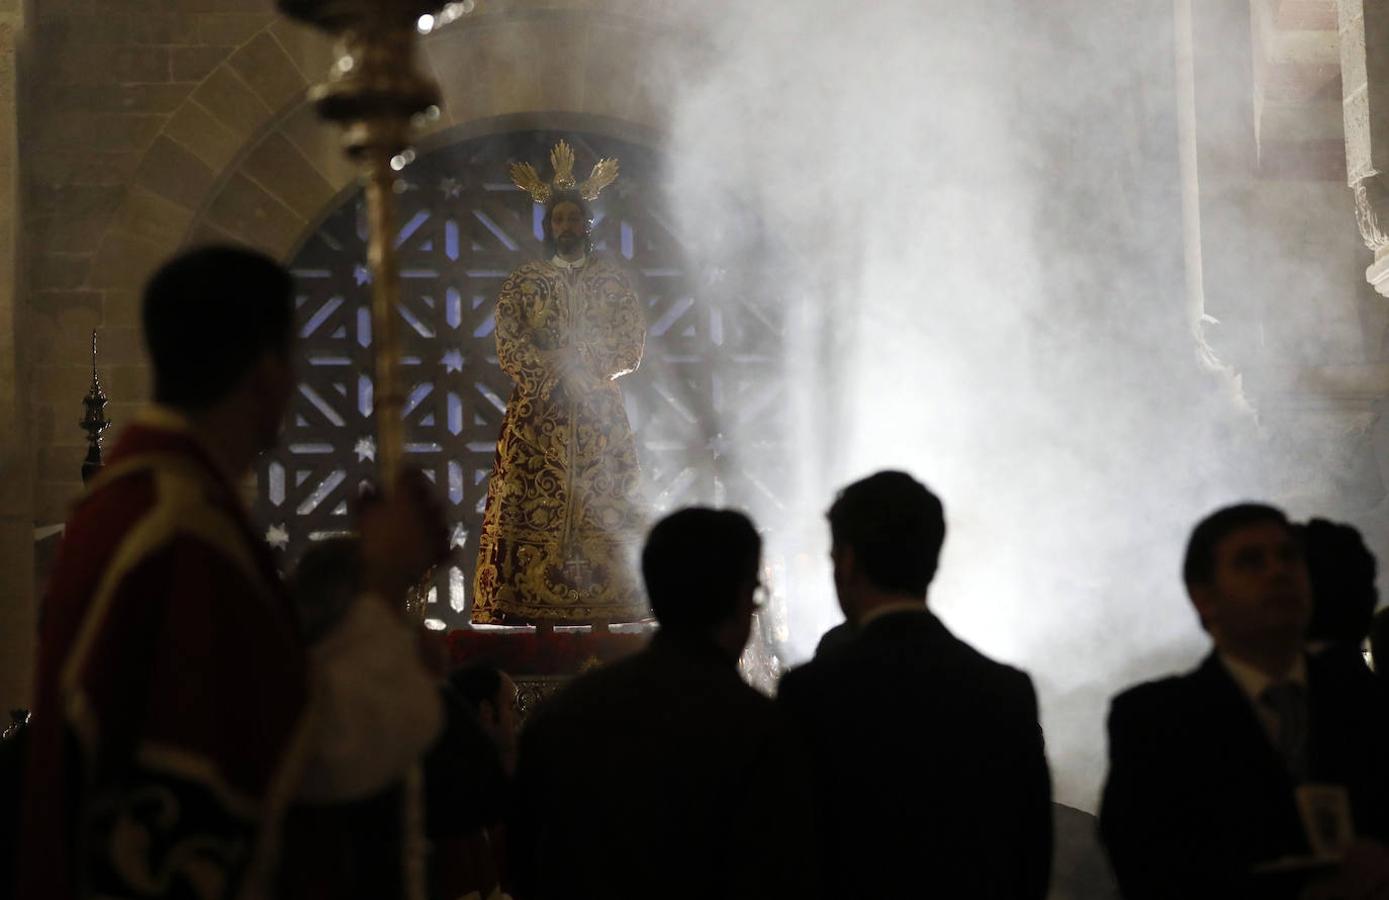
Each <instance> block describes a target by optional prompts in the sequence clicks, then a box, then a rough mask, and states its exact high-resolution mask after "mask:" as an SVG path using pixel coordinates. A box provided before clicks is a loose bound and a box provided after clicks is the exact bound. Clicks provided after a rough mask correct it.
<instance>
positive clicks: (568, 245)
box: [555, 234, 584, 255]
mask: <svg viewBox="0 0 1389 900" xmlns="http://www.w3.org/2000/svg"><path fill="white" fill-rule="evenodd" d="M583 246H584V239H583V236H582V235H578V234H561V235H556V236H555V248H556V249H557V250H559V252H560V253H563V254H565V255H569V254H572V253H575V252H578V251H580V250H582V249H583Z"/></svg>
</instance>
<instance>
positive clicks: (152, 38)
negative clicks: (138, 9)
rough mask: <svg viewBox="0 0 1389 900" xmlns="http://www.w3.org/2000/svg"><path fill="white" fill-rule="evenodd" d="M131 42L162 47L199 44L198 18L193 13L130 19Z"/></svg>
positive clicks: (162, 13)
mask: <svg viewBox="0 0 1389 900" xmlns="http://www.w3.org/2000/svg"><path fill="white" fill-rule="evenodd" d="M130 40H131V41H132V42H133V43H136V44H156V45H162V46H169V45H184V44H196V43H198V16H196V15H193V14H191V13H178V12H152V13H141V14H140V15H135V16H131V17H130Z"/></svg>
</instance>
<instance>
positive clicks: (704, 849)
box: [511, 509, 814, 900]
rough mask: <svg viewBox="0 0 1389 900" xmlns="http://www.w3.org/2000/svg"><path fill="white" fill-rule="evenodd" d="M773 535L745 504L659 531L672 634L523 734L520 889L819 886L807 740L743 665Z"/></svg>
mask: <svg viewBox="0 0 1389 900" xmlns="http://www.w3.org/2000/svg"><path fill="white" fill-rule="evenodd" d="M761 543H762V542H761V539H760V538H759V537H758V535H757V532H756V531H755V530H754V529H753V526H752V523H751V522H750V521H748V519H747V517H746V516H743V515H742V514H740V513H736V512H730V511H723V510H712V509H686V510H682V511H680V512H677V513H675V514H673V515H671V516H669V517H668V518H666V519H664V520H663V521H661V522H660V523H658V524H657V525H656V527H655V528H653V529H652V531H651V534H650V536H649V538H648V539H647V542H646V547H645V549H644V551H643V553H642V575H643V577H644V578H645V581H646V589H647V594H648V595H649V597H650V599H651V608H652V610H653V611H654V613H655V615H656V619H657V621H658V622H659V623H660V626H661V628H660V631H659V633H657V635H656V636H655V637H654V638H653V640H652V641H651V644H650V645H649V646H648V647H647V648H646V649H645V650H643V651H642V652H640V653H638V654H637V655H635V656H633V657H630V658H628V659H625V660H622V661H620V662H617V663H615V664H613V665H610V666H607V667H606V668H603V669H600V670H598V671H596V672H593V673H590V674H588V675H584V676H581V677H579V678H578V679H576V680H575V681H574V682H573V683H572V684H571V685H570V686H569V687H568V688H567V689H565V691H564V692H563V693H561V694H560V695H559V696H558V697H556V698H555V699H554V700H553V701H551V702H550V703H549V704H547V705H545V706H544V707H542V708H541V709H540V710H539V711H537V713H536V714H535V716H534V717H533V718H532V719H531V720H530V721H529V722H528V723H527V725H526V726H525V727H524V728H523V729H522V731H521V740H520V753H519V758H518V764H517V776H516V777H517V787H518V790H517V796H518V804H519V807H520V809H519V815H518V817H517V821H516V823H515V826H514V827H513V829H512V830H511V841H512V848H513V850H514V854H513V859H514V865H513V873H514V876H515V882H516V884H515V888H516V890H515V894H516V896H517V897H518V898H520V900H560V898H563V900H587V898H592V900H599V898H603V900H610V898H611V900H629V898H630V900H638V898H640V900H650V898H656V897H659V898H663V900H669V898H690V900H695V898H699V900H707V898H721V900H723V898H748V900H752V898H783V897H785V898H793V897H794V898H801V897H805V896H808V895H809V893H810V891H811V890H813V886H814V881H813V875H812V871H813V867H814V860H811V859H807V854H806V847H807V845H808V843H809V841H810V835H811V832H810V828H809V800H808V798H807V796H806V793H805V791H806V785H805V780H806V779H805V774H804V768H803V766H802V765H800V764H798V763H799V761H800V760H801V756H800V753H799V752H798V748H797V746H796V745H795V743H794V741H793V739H792V738H791V735H790V733H789V731H788V730H787V729H785V728H784V727H782V726H781V724H780V723H779V720H778V717H777V714H776V710H775V709H774V707H773V705H772V702H771V701H770V700H768V699H767V698H766V697H763V696H762V695H761V694H758V693H757V692H756V691H754V690H753V689H752V688H750V687H748V685H746V684H745V683H744V682H743V681H742V680H741V679H740V678H739V676H738V668H737V667H738V658H739V656H740V655H741V654H742V651H743V648H744V647H745V646H746V644H747V641H748V636H749V633H750V631H751V627H752V615H753V610H754V606H755V602H754V599H753V598H754V595H755V593H756V591H757V589H758V572H759V567H760V557H761Z"/></svg>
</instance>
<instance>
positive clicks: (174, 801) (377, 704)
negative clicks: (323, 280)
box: [19, 247, 448, 900]
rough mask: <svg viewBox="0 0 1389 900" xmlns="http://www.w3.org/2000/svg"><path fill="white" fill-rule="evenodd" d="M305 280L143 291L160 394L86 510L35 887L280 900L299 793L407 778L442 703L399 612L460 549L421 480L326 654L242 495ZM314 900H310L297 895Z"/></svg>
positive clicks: (187, 284)
mask: <svg viewBox="0 0 1389 900" xmlns="http://www.w3.org/2000/svg"><path fill="white" fill-rule="evenodd" d="M293 310H294V286H293V282H292V281H291V279H290V275H289V272H287V271H286V270H285V269H284V268H283V267H282V266H280V265H279V264H278V263H276V262H275V261H274V260H272V259H269V258H267V257H265V256H264V255H262V254H259V253H255V252H252V251H248V250H243V249H239V248H235V247H206V248H201V249H197V250H192V251H189V252H187V253H185V254H183V255H181V256H180V257H178V258H176V259H174V260H171V261H170V262H168V263H167V264H165V265H164V266H163V267H161V269H160V270H159V271H158V272H157V273H156V274H155V275H154V277H153V278H152V279H151V280H150V282H149V285H148V286H147V287H146V289H145V293H144V298H143V330H144V337H145V346H146V348H147V350H148V351H149V355H150V360H151V362H152V364H153V369H154V400H155V404H154V405H153V406H152V407H150V408H149V409H147V410H145V411H144V412H143V413H142V414H141V416H140V418H139V420H138V421H136V422H134V423H132V424H131V425H130V427H129V428H127V429H126V430H125V432H124V433H123V434H122V435H121V438H120V440H119V441H118V442H117V444H116V446H115V448H114V450H113V451H112V453H111V454H110V456H109V458H108V460H107V463H106V467H105V469H103V470H102V472H101V473H100V474H99V475H98V476H97V477H96V478H94V479H93V481H92V483H91V485H90V487H89V490H88V493H87V494H86V496H84V497H83V499H82V501H81V502H80V503H79V504H78V505H77V507H76V509H75V510H74V512H73V514H72V517H71V518H70V519H69V520H68V523H67V529H66V531H65V534H64V537H63V544H62V547H61V549H60V550H59V555H58V559H57V562H56V564H55V565H54V567H53V572H54V576H53V580H52V582H51V583H50V585H49V588H48V592H47V595H46V597H45V601H44V607H43V619H42V628H41V632H40V637H39V653H38V666H37V675H36V678H35V683H36V691H37V705H36V707H35V710H34V722H33V736H32V746H31V755H30V764H29V766H28V769H27V771H26V776H25V781H26V783H25V787H26V799H25V820H24V821H25V825H24V831H23V838H22V840H23V846H22V849H21V856H20V858H21V865H20V869H21V872H20V879H21V880H20V889H19V895H20V896H23V897H45V898H57V900H66V898H73V897H94V896H101V897H136V896H138V897H191V896H197V897H200V898H209V900H220V898H230V897H242V896H272V895H273V890H274V876H275V874H276V868H275V864H276V862H277V861H278V862H280V863H281V864H282V866H283V870H285V871H292V872H294V873H296V874H300V875H304V874H311V873H304V872H303V868H302V866H296V863H295V861H294V860H285V859H283V855H282V850H283V849H284V848H282V847H281V846H280V842H279V840H278V839H279V837H280V835H281V834H282V831H283V829H282V826H283V824H284V823H283V814H284V811H285V808H286V807H287V806H288V805H289V803H290V802H291V801H294V800H296V799H297V800H306V801H313V802H320V803H332V802H343V801H350V800H356V799H359V798H361V797H364V796H368V795H370V794H372V793H374V792H376V791H378V790H380V789H382V788H384V787H385V786H387V785H389V784H391V783H393V782H396V781H398V780H399V779H400V778H401V777H402V776H403V775H404V774H405V772H406V771H407V769H408V768H409V767H410V766H411V765H412V764H413V763H414V762H415V761H416V760H417V759H418V758H419V756H420V755H421V754H422V753H423V751H424V749H425V748H426V747H427V746H428V744H429V742H430V741H431V740H432V739H433V738H434V736H435V734H436V733H437V731H438V729H439V724H440V719H441V715H442V714H441V709H440V704H439V702H438V700H437V698H436V697H435V696H434V695H433V683H432V680H431V679H430V677H429V676H428V674H427V673H426V672H425V671H424V669H423V668H422V666H421V665H420V662H419V659H418V654H417V650H416V643H415V638H414V635H413V633H412V631H411V630H410V629H409V628H408V627H407V626H406V625H405V624H404V623H403V621H402V610H403V602H404V597H405V590H406V588H407V587H408V586H409V585H410V584H412V583H413V582H414V581H415V580H417V579H418V578H419V577H420V575H421V573H422V572H423V571H424V570H425V569H426V568H427V567H428V566H429V565H431V564H433V563H435V562H437V561H438V560H440V559H441V558H442V555H443V554H445V553H446V552H447V549H448V546H447V531H446V530H445V529H444V523H443V517H442V513H441V511H440V510H439V508H438V507H437V505H436V504H434V503H432V501H431V500H429V499H428V497H427V492H425V491H424V489H423V488H422V486H421V483H420V480H418V479H416V480H406V481H403V482H402V483H401V484H400V485H399V486H398V490H397V491H395V492H394V493H393V494H392V496H391V497H390V498H389V499H387V500H384V501H379V502H373V503H368V504H366V505H364V506H363V507H362V509H361V511H360V514H359V515H358V516H357V525H358V527H359V529H360V532H361V550H362V587H363V592H362V593H361V594H360V595H359V596H356V597H354V598H353V600H352V602H351V603H350V605H349V606H348V608H346V609H345V610H344V611H343V612H342V615H341V618H340V619H339V620H338V621H337V622H336V623H335V624H334V625H333V626H332V627H330V628H326V629H325V632H324V634H323V635H322V636H321V637H320V639H319V641H318V642H317V644H316V646H315V648H314V652H313V653H312V655H311V654H310V653H309V649H308V647H307V646H306V644H305V641H304V639H303V635H302V632H301V629H300V625H299V622H298V621H296V615H295V611H294V609H293V608H292V606H291V604H290V601H289V598H288V596H287V595H286V592H285V589H284V586H283V585H282V584H281V582H280V577H279V574H278V573H277V571H276V567H275V561H274V560H273V559H272V558H271V556H270V552H269V549H268V548H267V547H266V546H265V544H264V542H263V541H262V540H261V538H260V534H259V532H258V530H257V529H255V528H254V527H253V526H252V525H251V522H250V520H249V519H248V517H247V514H246V511H245V509H244V508H243V506H242V503H241V499H240V494H239V488H238V486H239V484H240V480H241V479H242V478H243V477H244V476H245V475H246V473H247V472H248V471H249V469H250V468H251V465H252V463H253V462H254V460H255V458H256V456H257V455H258V454H259V453H260V452H261V451H263V450H266V449H268V448H270V447H273V446H274V445H275V443H276V441H277V440H278V437H279V430H280V424H281V419H282V418H283V416H284V413H285V410H286V408H287V406H288V402H289V398H290V396H291V394H292V392H293V389H294V374H293V365H292V349H293V346H294V334H295V332H294V312H293ZM293 896H296V897H297V896H302V895H301V894H293Z"/></svg>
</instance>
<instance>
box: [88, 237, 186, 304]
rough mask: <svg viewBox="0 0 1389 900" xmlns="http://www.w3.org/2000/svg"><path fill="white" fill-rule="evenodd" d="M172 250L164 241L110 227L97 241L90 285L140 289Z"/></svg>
mask: <svg viewBox="0 0 1389 900" xmlns="http://www.w3.org/2000/svg"><path fill="white" fill-rule="evenodd" d="M172 250H173V248H172V247H169V246H167V245H164V244H155V243H152V242H151V241H148V240H146V239H144V238H139V237H135V236H133V235H129V234H123V233H121V232H118V231H114V230H113V231H111V232H110V233H109V234H107V235H106V238H105V240H103V241H102V242H101V249H100V250H99V251H98V252H97V255H96V259H95V260H94V262H93V264H92V267H91V285H92V287H97V288H103V289H104V288H123V289H126V290H140V289H141V288H143V287H144V285H145V282H146V281H147V280H148V279H149V276H150V275H151V274H152V273H153V272H154V270H155V268H156V267H157V266H158V265H159V264H160V263H162V262H163V261H164V259H165V258H166V257H167V256H168V255H169V254H170V252H171V251H172Z"/></svg>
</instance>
